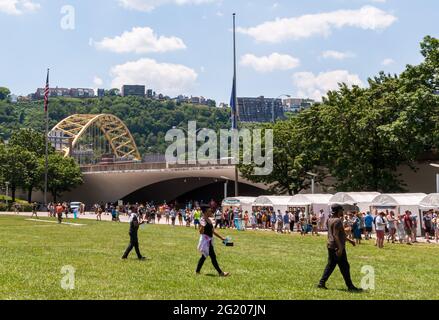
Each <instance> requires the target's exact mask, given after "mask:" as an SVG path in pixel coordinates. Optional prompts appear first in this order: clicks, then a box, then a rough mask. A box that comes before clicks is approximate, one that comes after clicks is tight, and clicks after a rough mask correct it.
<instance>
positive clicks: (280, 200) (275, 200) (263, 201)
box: [253, 196, 292, 207]
mask: <svg viewBox="0 0 439 320" xmlns="http://www.w3.org/2000/svg"><path fill="white" fill-rule="evenodd" d="M291 198H292V197H291V196H280V197H276V196H261V197H259V198H256V200H255V201H254V202H253V206H256V207H274V206H288V204H289V202H290V200H291Z"/></svg>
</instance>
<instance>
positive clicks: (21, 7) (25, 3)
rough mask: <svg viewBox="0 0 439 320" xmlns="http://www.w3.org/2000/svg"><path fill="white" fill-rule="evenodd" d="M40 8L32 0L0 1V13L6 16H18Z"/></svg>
mask: <svg viewBox="0 0 439 320" xmlns="http://www.w3.org/2000/svg"><path fill="white" fill-rule="evenodd" d="M40 8H41V5H40V4H39V3H35V2H32V0H0V12H3V13H6V14H12V15H20V14H23V13H27V12H33V11H37V10H38V9H40Z"/></svg>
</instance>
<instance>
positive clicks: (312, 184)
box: [306, 172, 317, 194]
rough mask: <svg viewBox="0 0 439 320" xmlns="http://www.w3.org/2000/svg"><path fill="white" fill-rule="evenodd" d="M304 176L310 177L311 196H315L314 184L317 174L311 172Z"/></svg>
mask: <svg viewBox="0 0 439 320" xmlns="http://www.w3.org/2000/svg"><path fill="white" fill-rule="evenodd" d="M306 174H308V175H310V176H311V192H312V194H315V185H316V184H315V182H316V177H317V174H315V173H312V172H307V173H306Z"/></svg>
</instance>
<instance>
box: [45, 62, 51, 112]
mask: <svg viewBox="0 0 439 320" xmlns="http://www.w3.org/2000/svg"><path fill="white" fill-rule="evenodd" d="M49 91H50V90H49V69H47V80H46V88H45V89H44V112H47V110H48V106H49Z"/></svg>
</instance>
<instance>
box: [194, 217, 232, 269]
mask: <svg viewBox="0 0 439 320" xmlns="http://www.w3.org/2000/svg"><path fill="white" fill-rule="evenodd" d="M212 216H213V214H212V210H211V209H208V210H207V211H206V212H205V213H204V214H203V217H202V219H201V221H200V241H199V243H198V251H200V253H201V254H202V256H201V258H200V260H199V262H198V266H197V270H196V274H197V275H199V274H201V269H202V268H203V265H204V262H206V259H207V258H208V257H210V260H211V261H212V265H213V267H214V268H215V270H216V271H217V272H218V274H219V276H220V277H228V276H230V273H228V272H223V271H222V270H221V268H220V266H219V264H218V261H217V259H216V254H215V249H214V247H213V238H214V236H216V237H218V238H219V239H221V240H222V241H225V240H226V239H225V238H224V237H223V236H221V235H220V234H218V233H217V232H216V231H215V229H214V227H213V223H212V221H211V220H210V219H211V217H212Z"/></svg>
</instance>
